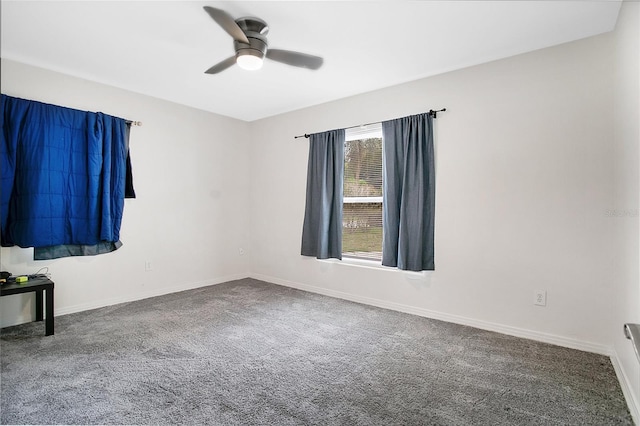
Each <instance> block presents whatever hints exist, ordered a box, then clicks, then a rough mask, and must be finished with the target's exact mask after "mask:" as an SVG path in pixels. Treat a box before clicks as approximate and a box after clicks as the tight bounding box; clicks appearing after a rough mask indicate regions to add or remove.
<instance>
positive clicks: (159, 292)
mask: <svg viewBox="0 0 640 426" xmlns="http://www.w3.org/2000/svg"><path fill="white" fill-rule="evenodd" d="M248 276H249V274H248V273H240V274H232V275H227V276H224V277H218V278H213V279H210V280H204V281H196V282H189V283H181V284H178V285H175V286H171V287H162V288H155V289H152V290H148V291H144V292H140V293H134V294H128V295H124V296H120V297H113V298H111V299H106V300H105V299H102V300H95V301H91V302H88V303H81V304H78V305H73V306H66V307H64V308H60V309H58V308H56V309H55V315H56V316H60V315H67V314H73V313H76V312H82V311H88V310H90V309H97V308H103V307H105V306H112V305H117V304H119V303H125V302H133V301H136V300H142V299H148V298H150V297H156V296H163V295H165V294H170V293H177V292H179V291H184V290H192V289H194V288H200V287H206V286H210V285H215V284H222V283H225V282H228V281H234V280H240V279H242V278H247V277H248ZM29 321H31V320H29Z"/></svg>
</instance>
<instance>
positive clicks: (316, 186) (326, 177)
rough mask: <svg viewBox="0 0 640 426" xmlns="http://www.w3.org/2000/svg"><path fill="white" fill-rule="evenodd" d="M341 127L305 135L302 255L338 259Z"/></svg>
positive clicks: (342, 151)
mask: <svg viewBox="0 0 640 426" xmlns="http://www.w3.org/2000/svg"><path fill="white" fill-rule="evenodd" d="M344 139H345V132H344V129H341V130H332V131H329V132H323V133H316V134H313V135H311V136H310V138H309V163H308V168H307V199H306V207H305V212H304V224H303V227H302V250H301V253H302V255H303V256H315V257H317V258H318V259H328V258H335V259H342V194H343V180H344Z"/></svg>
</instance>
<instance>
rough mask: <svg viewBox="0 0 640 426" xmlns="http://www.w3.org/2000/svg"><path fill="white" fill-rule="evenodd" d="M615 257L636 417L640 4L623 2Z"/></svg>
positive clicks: (616, 310) (622, 361) (618, 334)
mask: <svg viewBox="0 0 640 426" xmlns="http://www.w3.org/2000/svg"><path fill="white" fill-rule="evenodd" d="M615 61H616V62H615V74H614V80H615V83H616V84H615V92H614V94H615V98H614V100H615V103H614V117H615V121H614V132H613V136H614V137H613V142H614V165H615V169H614V170H615V172H614V183H615V192H614V204H613V210H615V211H616V213H617V214H616V215H614V216H613V217H612V218H611V221H612V222H613V224H614V227H615V238H616V239H615V244H614V260H615V274H614V275H613V281H614V283H615V284H616V288H615V292H614V294H615V298H614V302H615V304H614V307H613V309H612V311H611V312H612V318H611V320H612V321H611V334H612V336H613V347H614V351H615V355H616V359H617V361H618V365H617V367H618V370H619V375H620V376H621V380H620V381H621V383H622V385H623V389H625V390H626V393H627V395H628V397H627V399H628V400H632V401H635V403H630V404H629V405H630V407H631V408H632V412H633V411H635V412H634V415H635V418H636V422H638V421H639V418H640V416H639V414H640V413H638V410H640V368H639V363H638V359H637V357H636V354H635V353H634V350H633V348H632V345H631V342H630V341H629V340H627V339H625V338H624V335H623V333H622V324H624V323H627V322H629V323H640V251H639V242H640V226H639V217H638V216H639V211H640V210H639V209H640V124H639V121H640V4H639V3H636V2H625V3H623V4H622V8H621V10H620V14H619V17H618V24H617V27H616V31H615Z"/></svg>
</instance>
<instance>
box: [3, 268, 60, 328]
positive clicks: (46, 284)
mask: <svg viewBox="0 0 640 426" xmlns="http://www.w3.org/2000/svg"><path fill="white" fill-rule="evenodd" d="M45 290H46V292H47V294H46V296H47V300H46V304H47V306H46V312H47V318H46V319H45V336H51V335H52V334H53V281H51V280H50V279H48V278H41V277H36V278H29V281H26V282H24V283H16V282H9V283H4V284H2V286H0V297H3V296H9V295H12V294H20V293H29V292H32V291H34V292H35V293H36V321H42V319H43V315H42V308H43V305H42V293H43V292H44V291H45Z"/></svg>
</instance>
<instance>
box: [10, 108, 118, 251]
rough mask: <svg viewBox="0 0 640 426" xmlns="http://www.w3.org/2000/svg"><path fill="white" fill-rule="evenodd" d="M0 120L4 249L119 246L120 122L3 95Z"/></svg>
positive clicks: (102, 116) (97, 115) (92, 113)
mask: <svg viewBox="0 0 640 426" xmlns="http://www.w3.org/2000/svg"><path fill="white" fill-rule="evenodd" d="M0 120H1V122H0V124H1V125H2V139H1V141H0V150H1V151H0V154H1V155H0V166H1V167H2V172H1V173H2V182H1V183H2V186H1V190H2V194H1V198H0V201H1V203H0V220H1V223H0V226H1V239H2V245H3V246H13V245H17V246H20V247H36V248H38V247H50V246H59V245H89V246H93V245H98V244H104V243H105V242H107V243H114V244H113V246H116V245H118V244H119V237H120V224H121V221H122V213H123V208H124V192H125V177H126V159H127V151H128V150H127V141H126V123H125V120H123V119H121V118H117V117H112V116H109V115H106V114H102V113H94V112H85V111H78V110H74V109H70V108H64V107H60V106H55V105H49V104H44V103H41V102H36V101H30V100H25V99H19V98H14V97H10V96H6V95H2V97H1V110H0ZM118 246H119V245H118ZM115 248H117V247H115ZM115 248H114V249H115ZM89 251H90V250H89Z"/></svg>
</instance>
